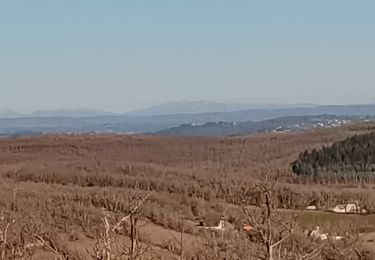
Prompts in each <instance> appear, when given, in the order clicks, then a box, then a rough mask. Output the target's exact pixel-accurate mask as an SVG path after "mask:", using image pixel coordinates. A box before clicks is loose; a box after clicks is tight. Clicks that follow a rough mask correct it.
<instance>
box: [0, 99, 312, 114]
mask: <svg viewBox="0 0 375 260" xmlns="http://www.w3.org/2000/svg"><path fill="white" fill-rule="evenodd" d="M301 106H302V107H311V106H312V105H301ZM288 107H296V105H285V104H245V103H243V104H241V103H240V104H236V103H218V102H207V101H176V102H169V103H165V104H161V105H157V106H151V107H147V108H142V109H139V110H133V111H129V112H125V113H115V112H109V111H102V110H92V109H56V110H37V111H34V112H31V113H28V114H25V113H24V114H23V113H19V112H16V111H13V110H9V109H4V110H0V118H23V117H75V118H77V117H97V116H131V117H139V116H158V115H178V114H201V113H216V112H234V111H242V110H250V109H265V108H268V109H275V108H288Z"/></svg>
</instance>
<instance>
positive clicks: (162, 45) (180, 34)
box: [0, 0, 375, 112]
mask: <svg viewBox="0 0 375 260" xmlns="http://www.w3.org/2000/svg"><path fill="white" fill-rule="evenodd" d="M374 11H375V1H373V0H371V1H370V0H369V1H366V0H361V1H352V0H330V1H327V0H314V1H301V0H294V1H292V0H283V1H280V0H273V1H272V0H267V1H264V0H257V1H256V0H233V1H228V0H226V1H222V0H186V1H182V0H170V1H166V0H158V1H154V0H149V1H143V0H137V1H128V0H111V1H102V0H100V1H99V0H66V1H56V0H44V1H42V0H33V1H29V0H24V1H22V0H12V1H10V0H0V109H3V108H9V109H14V110H18V111H21V112H25V111H32V110H37V109H58V108H68V109H73V108H74V109H75V108H93V109H105V110H111V111H128V110H132V109H137V108H141V107H145V106H150V105H155V104H160V103H164V102H170V101H176V100H195V101H197V100H205V101H216V102H230V103H233V102H241V103H257V104H259V103H286V104H296V103H309V104H311V103H314V104H359V103H375V85H374V83H375V16H374V15H373V14H374Z"/></svg>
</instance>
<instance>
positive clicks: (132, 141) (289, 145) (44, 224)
mask: <svg viewBox="0 0 375 260" xmlns="http://www.w3.org/2000/svg"><path fill="white" fill-rule="evenodd" d="M373 128H374V126H373V125H352V126H346V127H342V128H339V129H321V130H315V131H310V132H305V133H294V134H257V135H251V136H247V137H231V138H177V137H149V136H148V137H146V136H126V135H49V136H43V137H36V138H19V139H4V140H0V175H1V183H0V214H1V217H2V218H1V221H2V222H1V223H0V230H2V232H3V233H4V230H5V228H7V232H8V234H10V235H9V236H8V241H13V242H12V243H13V244H12V245H14V247H20V248H24V247H25V246H26V245H28V243H29V244H30V243H31V241H34V239H35V237H42V238H45V240H46V242H48V243H49V244H51V243H52V242H53V244H54V245H55V247H54V250H55V251H56V252H57V253H56V252H55V251H53V250H51V249H50V248H48V247H46V246H45V245H43V246H41V247H40V248H39V247H37V248H35V249H33V252H30V254H31V253H35V254H34V259H53V258H52V257H53V256H56V254H59V255H60V256H61V257H65V258H60V259H98V258H90V254H89V253H88V252H90V253H93V250H94V249H93V248H94V247H95V243H96V242H98V240H100V234H102V233H103V217H104V216H106V218H107V220H108V222H109V223H110V224H111V223H116V222H118V221H119V220H120V219H121V218H122V217H124V216H126V215H128V214H129V212H130V211H131V209H132V208H134V207H136V205H137V203H138V202H139V201H140V200H142V198H144V196H146V195H147V194H150V196H149V198H148V199H147V200H145V201H144V203H143V204H142V207H140V209H139V212H137V219H139V222H138V228H137V233H138V235H139V240H140V247H143V248H145V249H146V248H147V250H146V252H145V254H144V255H142V257H143V258H141V259H179V258H180V257H181V254H182V255H183V257H184V259H196V258H194V257H196V256H197V255H200V256H204V255H205V254H206V256H205V257H202V258H201V259H215V257H214V258H209V255H211V256H212V254H217V255H216V259H225V254H227V257H229V258H226V259H256V258H254V257H255V256H251V255H250V253H249V252H248V251H246V250H248V247H249V246H246V245H250V242H249V241H247V240H246V234H244V232H243V231H242V226H243V224H245V223H247V221H248V219H247V218H246V216H244V212H243V210H242V207H243V206H244V205H246V206H249V205H250V206H252V207H255V208H256V207H259V206H261V205H263V203H264V202H263V194H262V193H259V191H257V190H256V189H254V186H255V185H256V184H258V183H261V181H262V179H263V178H264V174H265V161H266V162H267V165H269V166H268V167H269V168H270V169H272V173H271V174H273V175H277V176H278V182H277V184H276V186H275V190H274V195H275V203H276V204H277V205H276V208H279V212H280V213H283V212H294V213H295V214H296V215H298V218H297V223H298V226H299V227H300V228H301V229H303V228H307V229H310V228H312V227H313V226H317V225H319V226H321V227H322V228H323V229H324V230H326V232H327V233H331V234H343V233H345V232H346V231H348V230H349V229H350V230H356V231H358V233H363V230H365V231H366V232H369V231H371V232H373V231H374V230H373V228H374V227H375V217H374V216H373V215H366V216H358V215H338V214H332V213H325V212H305V211H301V209H304V208H305V207H306V206H308V205H310V204H311V202H313V201H318V202H319V205H320V206H321V207H322V208H323V209H329V208H332V207H333V206H335V205H336V204H338V203H344V202H349V201H352V200H355V199H361V201H363V203H365V204H366V205H367V206H368V207H369V208H372V207H373V204H375V194H374V192H373V187H372V186H371V185H366V184H365V183H361V184H350V183H347V184H340V185H329V186H328V185H321V184H319V183H311V182H306V181H305V182H301V181H300V180H298V179H296V177H295V176H293V174H292V172H291V169H290V163H291V162H292V161H293V160H295V158H296V157H297V156H298V154H299V153H300V152H302V151H304V150H306V149H313V148H319V147H322V146H323V145H329V144H332V143H333V142H336V141H339V140H342V139H344V138H346V137H348V136H352V135H354V134H360V133H365V132H367V131H369V130H371V129H373ZM255 211H256V210H255ZM286 215H288V214H286ZM221 218H224V219H225V221H226V222H227V226H226V227H228V229H229V230H230V231H228V232H227V230H225V232H226V233H225V234H222V235H221V238H220V239H221V240H220V241H221V242H217V243H216V245H215V247H218V244H219V245H220V248H221V250H222V251H220V250H219V251H220V252H218V251H217V250H216V251H215V252H216V253H212V252H211V251H209V250H211V241H212V234H211V233H210V232H206V231H204V232H202V229H200V228H199V227H197V224H198V223H199V222H201V221H202V222H205V223H206V224H207V226H216V225H217V224H218V222H219V220H220V219H221ZM119 230H120V229H119ZM129 232H131V227H129V224H128V223H122V224H121V230H120V231H118V232H117V233H116V235H115V237H117V241H118V244H121V245H125V246H126V248H127V247H129V246H130V244H131V243H130V242H129V241H130V240H129V236H130V233H129ZM181 234H182V240H181ZM217 236H218V237H216V238H215V241H216V239H217V240H219V237H220V235H217ZM368 240H371V239H368ZM181 241H183V243H181ZM231 243H234V244H235V245H236V246H234V244H231ZM366 243H367V247H368V248H371V247H372V245H374V247H375V244H372V242H368V241H367V242H366ZM181 244H183V248H182V250H181ZM2 246H4V245H2V244H1V243H0V252H5V251H6V250H5V249H7V248H6V247H5V246H4V248H3V247H2ZM252 246H255V245H251V247H252ZM230 248H231V249H230ZM1 250H2V251H1ZM118 250H120V249H118ZM231 250H233V251H231ZM34 251H35V252H34ZM181 252H182V253H181ZM228 255H229V256H228ZM244 256H246V258H245V257H244ZM223 257H224V258H223ZM251 257H253V258H251ZM0 259H1V258H0ZM3 259H6V258H3ZM17 259H18V258H17ZM19 259H21V258H19ZM124 259H125V258H124ZM126 259H127V258H126ZM316 259H318V258H316ZM323 259H324V258H323Z"/></svg>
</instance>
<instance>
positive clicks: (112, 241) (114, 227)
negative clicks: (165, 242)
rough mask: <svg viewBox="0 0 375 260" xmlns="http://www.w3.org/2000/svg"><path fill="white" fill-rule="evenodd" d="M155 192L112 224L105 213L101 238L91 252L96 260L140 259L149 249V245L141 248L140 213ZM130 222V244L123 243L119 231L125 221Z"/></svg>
mask: <svg viewBox="0 0 375 260" xmlns="http://www.w3.org/2000/svg"><path fill="white" fill-rule="evenodd" d="M152 194H153V192H150V193H148V194H147V195H146V196H144V197H143V198H142V199H141V200H139V201H138V202H137V203H136V204H135V206H134V207H133V208H132V209H131V210H130V212H129V214H128V215H126V216H125V217H123V218H121V219H120V220H119V221H117V222H115V223H113V224H111V221H110V220H109V216H108V214H106V213H104V215H103V217H102V222H103V230H102V232H101V233H100V236H99V239H98V240H97V241H96V244H95V246H94V248H93V253H90V252H89V253H90V255H91V257H92V258H93V259H95V260H115V259H116V260H119V259H129V260H136V259H139V258H140V257H141V256H142V255H143V254H144V253H146V252H147V251H148V249H149V248H148V247H146V248H141V247H140V243H139V236H138V228H137V223H138V218H139V216H138V213H139V210H140V208H141V206H142V205H143V204H144V203H145V201H146V200H147V199H148V198H149V197H150V196H151V195H152ZM126 222H129V223H130V234H129V238H130V246H126V245H123V244H122V243H121V242H120V241H118V236H117V235H118V232H119V230H120V229H121V227H122V226H123V224H124V223H126Z"/></svg>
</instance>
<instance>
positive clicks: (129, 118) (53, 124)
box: [0, 102, 375, 136]
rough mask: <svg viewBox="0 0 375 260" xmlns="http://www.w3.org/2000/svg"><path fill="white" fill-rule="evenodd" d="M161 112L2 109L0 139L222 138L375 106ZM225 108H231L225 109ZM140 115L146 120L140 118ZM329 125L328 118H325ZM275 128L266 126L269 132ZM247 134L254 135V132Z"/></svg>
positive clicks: (361, 113)
mask: <svg viewBox="0 0 375 260" xmlns="http://www.w3.org/2000/svg"><path fill="white" fill-rule="evenodd" d="M189 104H190V105H192V104H195V103H194V102H193V103H189ZM180 105H181V104H180ZM180 105H178V106H180ZM186 106H187V107H186V109H185V110H184V111H185V112H186V111H187V109H188V107H189V106H188V105H187V104H186ZM205 106H206V104H205V105H203V104H202V106H200V109H198V110H195V111H196V112H198V111H201V110H202V109H203V108H204V107H205ZM166 107H169V108H168V109H164V110H163V111H164V112H165V113H167V112H168V114H158V115H147V113H164V112H163V111H162V109H160V107H159V110H157V109H149V112H147V111H143V112H140V111H138V112H131V113H123V114H118V113H112V112H106V111H96V110H56V111H37V112H34V113H32V114H29V115H23V114H19V113H17V112H14V111H10V110H6V111H2V112H0V135H3V136H8V135H12V134H14V133H20V132H21V133H29V132H33V133H34V132H36V133H73V132H75V133H77V132H78V133H82V132H85V133H87V132H96V133H158V134H167V133H168V132H169V133H171V134H176V133H179V132H181V133H182V132H186V133H189V132H192V135H200V134H195V133H196V132H197V131H198V130H199V131H201V130H202V132H205V133H209V132H210V131H212V132H213V133H214V132H222V134H223V135H232V134H242V133H243V132H246V131H247V130H246V131H242V130H236V129H249V128H251V129H253V125H255V123H256V122H261V121H267V122H268V123H269V122H272V119H276V118H282V119H281V120H282V121H286V120H288V118H289V117H291V118H293V117H295V119H296V121H295V122H296V124H298V122H297V121H301V120H302V121H303V119H301V118H298V117H301V116H316V115H327V117H328V115H334V116H335V117H336V119H337V118H338V119H340V117H349V118H351V117H357V118H358V119H365V118H366V116H375V105H337V106H306V107H288V106H287V107H273V108H254V109H247V110H240V111H226V112H209V113H208V112H205V113H177V114H176V113H170V112H171V111H170V110H169V109H171V106H170V105H166V106H164V108H166ZM172 107H173V106H172ZM219 107H220V105H217V106H216V109H219ZM205 109H208V108H205ZM223 109H224V108H223ZM227 109H231V108H229V107H228V108H227ZM178 111H180V112H181V111H183V110H182V109H181V110H178ZM190 111H192V110H190ZM137 114H138V115H137ZM140 114H145V115H142V116H141V115H140ZM269 120H271V121H269ZM328 120H331V119H329V118H328ZM263 123H264V122H263ZM268 123H267V124H268ZM293 123H294V122H293ZM276 124H277V123H274V125H276ZM217 125H219V128H221V130H217V129H218V127H217ZM274 125H271V126H272V127H273V126H274ZM193 126H194V127H193ZM196 126H199V127H196ZM272 127H267V129H268V130H272V129H273V128H272ZM190 128H191V129H190ZM223 128H229V129H230V130H223ZM255 128H256V129H261V128H259V124H258V125H257V126H256V127H255ZM171 129H172V130H171ZM209 129H210V130H209ZM211 129H212V130H211ZM214 129H216V130H214ZM199 131H198V132H199ZM193 132H194V133H193ZM250 132H253V130H251V131H250ZM215 135H216V134H215Z"/></svg>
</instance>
